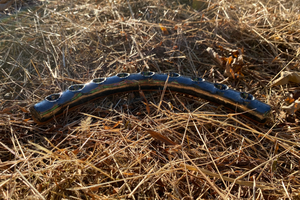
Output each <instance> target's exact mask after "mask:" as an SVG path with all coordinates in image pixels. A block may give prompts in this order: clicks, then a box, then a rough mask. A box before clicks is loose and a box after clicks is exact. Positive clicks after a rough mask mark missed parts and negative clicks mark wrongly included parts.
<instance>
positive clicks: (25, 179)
mask: <svg viewBox="0 0 300 200" xmlns="http://www.w3.org/2000/svg"><path fill="white" fill-rule="evenodd" d="M183 3H186V4H183ZM298 7H299V5H297V4H296V3H291V2H290V3H283V2H280V1H255V0H248V1H246V2H245V3H244V2H240V1H229V0H225V1H194V2H193V3H191V2H183V1H182V2H181V3H180V2H177V1H159V0H152V1H150V0H145V1H133V0H129V1H90V0H85V1H75V0H74V1H66V2H65V3H64V2H59V1H52V2H51V3H49V4H47V3H45V2H42V3H40V4H37V5H36V6H35V7H33V8H31V9H29V10H28V11H22V12H21V13H16V14H15V15H10V16H9V17H8V18H5V19H3V20H2V21H1V22H0V76H1V83H0V84H1V85H0V94H1V95H2V97H1V98H2V99H1V104H0V110H1V112H0V129H1V135H0V152H1V153H0V194H1V195H0V196H2V198H3V199H9V198H11V199H104V198H105V199H127V198H132V199H143V198H145V199H152V198H153V199H154V198H156V199H208V198H213V199H217V198H219V199H238V198H252V199H263V198H265V199H278V198H294V199H297V198H299V197H300V196H299V193H298V191H299V183H300V179H299V173H298V171H299V158H300V154H299V137H298V136H299V134H298V133H299V127H298V125H299V124H298V118H297V117H298V116H297V114H296V115H294V116H288V117H287V116H286V115H285V113H284V112H283V111H282V110H281V106H282V105H284V104H286V103H284V99H285V98H286V97H287V91H295V86H297V85H295V84H294V85H293V83H291V84H288V85H284V86H282V87H270V83H271V82H272V81H273V80H274V79H275V78H276V77H277V76H278V75H279V74H280V72H281V71H288V70H295V71H296V70H299V66H298V64H297V63H298V62H299V57H298V54H299V50H298V49H299V41H300V37H299V31H298V30H299V16H300V15H299V11H298ZM207 49H210V51H208V50H207ZM146 70H151V71H157V72H168V71H174V72H179V73H181V74H183V75H187V76H200V77H204V78H205V79H206V80H209V81H211V82H222V83H224V84H227V85H229V87H231V88H234V89H236V90H241V91H245V92H250V93H252V94H253V95H254V96H255V97H256V98H258V99H260V100H261V101H264V102H267V103H269V104H270V105H272V106H273V112H272V113H271V118H270V120H269V122H268V123H267V124H265V125H262V124H255V123H253V122H252V121H250V120H249V119H245V118H244V117H242V116H240V115H239V114H234V115H232V114H230V112H228V110H226V109H225V108H223V107H222V106H218V105H212V104H210V103H208V102H205V101H203V100H200V99H195V98H192V97H190V96H185V95H181V94H174V93H170V92H169V91H168V90H166V91H165V94H164V95H163V98H162V94H161V92H145V93H144V94H140V93H129V94H122V95H115V96H114V95H113V96H109V97H107V98H103V99H100V100H99V101H97V102H94V103H91V104H88V105H85V106H83V107H81V108H78V110H76V111H75V112H70V113H67V114H66V115H65V116H64V117H62V118H58V119H55V121H53V122H51V123H49V124H47V125H45V126H38V125H36V124H35V123H34V122H33V121H32V119H31V116H30V113H28V108H29V106H30V105H31V104H33V103H36V102H39V101H41V100H42V99H43V98H44V97H45V96H47V95H49V94H52V93H56V92H61V91H63V90H65V89H66V88H67V87H68V86H69V85H70V84H72V83H74V82H87V81H89V80H91V79H92V78H96V77H100V76H101V77H103V76H110V75H113V74H116V73H118V72H123V71H126V72H138V71H146ZM145 98H146V99H147V101H145Z"/></svg>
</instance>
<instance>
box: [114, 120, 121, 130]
mask: <svg viewBox="0 0 300 200" xmlns="http://www.w3.org/2000/svg"><path fill="white" fill-rule="evenodd" d="M121 122H122V121H118V122H117V123H116V124H115V125H114V126H113V128H116V127H117V126H119V124H120V123H121Z"/></svg>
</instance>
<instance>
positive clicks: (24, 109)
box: [19, 106, 29, 113]
mask: <svg viewBox="0 0 300 200" xmlns="http://www.w3.org/2000/svg"><path fill="white" fill-rule="evenodd" d="M19 108H20V110H22V112H24V113H29V112H28V110H27V109H26V108H23V107H21V106H19Z"/></svg>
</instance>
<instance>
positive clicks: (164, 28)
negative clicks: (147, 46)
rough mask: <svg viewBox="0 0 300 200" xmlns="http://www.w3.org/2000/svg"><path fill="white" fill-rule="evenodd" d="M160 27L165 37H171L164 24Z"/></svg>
mask: <svg viewBox="0 0 300 200" xmlns="http://www.w3.org/2000/svg"><path fill="white" fill-rule="evenodd" d="M159 27H160V29H161V30H162V32H163V34H164V35H169V32H168V30H167V28H166V27H164V26H163V25H162V24H159Z"/></svg>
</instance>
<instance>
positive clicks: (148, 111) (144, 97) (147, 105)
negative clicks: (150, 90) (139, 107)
mask: <svg viewBox="0 0 300 200" xmlns="http://www.w3.org/2000/svg"><path fill="white" fill-rule="evenodd" d="M139 93H140V95H141V96H142V97H143V99H144V100H145V102H146V110H147V113H148V115H150V107H149V103H148V101H147V99H146V96H145V94H144V92H143V91H142V90H141V88H139Z"/></svg>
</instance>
